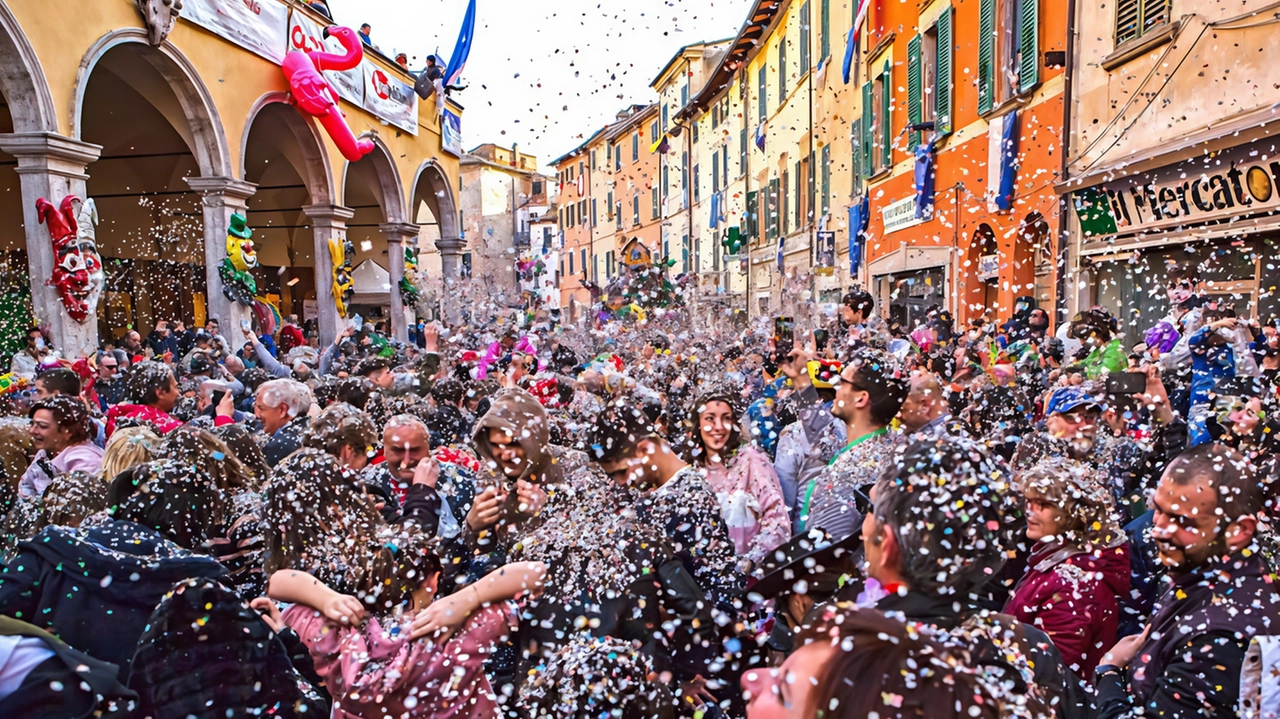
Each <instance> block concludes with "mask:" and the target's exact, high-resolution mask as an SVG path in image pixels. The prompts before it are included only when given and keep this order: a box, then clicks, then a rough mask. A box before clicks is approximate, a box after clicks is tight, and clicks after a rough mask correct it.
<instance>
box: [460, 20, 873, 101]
mask: <svg viewBox="0 0 1280 719" xmlns="http://www.w3.org/2000/svg"><path fill="white" fill-rule="evenodd" d="M864 2H865V0H864ZM475 31H476V0H471V2H470V3H469V4H468V5H467V14H466V15H465V16H463V18H462V29H461V30H460V31H458V42H457V44H455V45H454V46H453V54H452V55H450V56H449V62H448V64H447V65H446V69H445V74H444V85H445V87H448V86H450V85H457V84H458V81H459V80H461V79H462V69H463V68H464V67H466V66H467V58H468V57H470V55H471V40H472V39H473V37H474V36H475Z"/></svg>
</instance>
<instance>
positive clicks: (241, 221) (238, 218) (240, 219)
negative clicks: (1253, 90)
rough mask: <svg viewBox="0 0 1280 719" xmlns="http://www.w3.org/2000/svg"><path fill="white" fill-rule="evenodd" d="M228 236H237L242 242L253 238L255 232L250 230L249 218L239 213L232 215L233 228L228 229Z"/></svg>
mask: <svg viewBox="0 0 1280 719" xmlns="http://www.w3.org/2000/svg"><path fill="white" fill-rule="evenodd" d="M227 234H229V235H235V236H236V237H239V238H240V239H242V240H247V239H249V238H251V237H253V230H251V229H249V218H247V217H245V216H244V215H242V214H240V213H239V212H235V213H232V215H231V226H230V227H228V228H227Z"/></svg>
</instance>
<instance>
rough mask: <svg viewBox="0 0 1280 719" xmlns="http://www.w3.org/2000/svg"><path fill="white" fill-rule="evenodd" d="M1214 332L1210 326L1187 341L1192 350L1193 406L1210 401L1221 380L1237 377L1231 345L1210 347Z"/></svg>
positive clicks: (1203, 328) (1198, 331)
mask: <svg viewBox="0 0 1280 719" xmlns="http://www.w3.org/2000/svg"><path fill="white" fill-rule="evenodd" d="M1212 334H1213V330H1212V329H1210V328H1209V326H1208V325H1205V326H1204V327H1201V328H1200V329H1198V330H1196V331H1195V332H1194V333H1192V335H1191V337H1190V338H1188V339H1187V345H1188V346H1189V347H1190V348H1191V404H1192V405H1197V404H1204V403H1205V402H1208V401H1209V393H1210V392H1211V391H1213V387H1214V385H1216V384H1218V381H1219V380H1222V379H1228V378H1231V377H1235V376H1236V356H1235V352H1233V351H1232V350H1231V346H1230V345H1219V346H1216V347H1215V346H1210V345H1209V344H1208V341H1209V337H1210V335H1212Z"/></svg>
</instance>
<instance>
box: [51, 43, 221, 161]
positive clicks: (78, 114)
mask: <svg viewBox="0 0 1280 719" xmlns="http://www.w3.org/2000/svg"><path fill="white" fill-rule="evenodd" d="M124 45H130V46H131V48H130V49H131V50H134V51H135V52H136V53H137V54H138V56H139V57H141V58H143V59H144V60H146V61H147V62H148V63H149V64H150V65H151V66H152V67H153V68H155V70H156V72H158V73H159V74H160V76H161V77H163V78H164V80H165V82H166V83H167V85H168V86H169V88H170V89H171V91H172V92H173V94H174V95H175V96H176V97H177V100H178V104H179V105H180V106H181V109H182V114H183V115H184V117H183V118H181V120H182V121H181V122H180V121H178V118H173V117H170V118H169V121H170V123H171V124H172V125H173V126H174V128H175V129H177V130H178V131H179V132H180V133H182V132H183V131H184V130H185V131H186V132H187V133H189V136H186V137H185V138H184V139H186V141H187V143H188V145H189V146H190V148H191V152H192V154H193V155H194V156H195V158H196V162H197V164H199V166H200V173H201V175H202V176H205V177H230V176H231V158H230V152H229V150H228V147H227V134H226V131H225V130H224V129H223V126H222V118H221V116H219V114H218V108H217V106H216V105H215V104H214V102H213V96H212V95H211V94H210V93H209V88H207V87H205V84H204V82H203V81H202V80H201V79H200V74H199V73H198V72H197V71H196V69H195V66H194V65H193V64H192V63H191V61H190V60H189V59H187V57H186V56H185V55H183V54H182V52H181V51H180V50H178V48H177V47H176V46H174V44H173V43H171V42H169V41H168V40H166V41H165V42H164V43H163V44H162V45H161V46H160V47H158V48H156V47H152V46H151V45H150V44H149V43H148V42H147V33H146V31H145V30H143V29H141V28H122V29H119V30H114V31H112V32H109V33H107V34H106V35H103V36H102V37H101V38H99V39H98V41H97V42H95V43H94V44H93V46H92V47H90V48H89V51H88V52H87V53H85V56H84V59H83V60H81V61H80V67H79V69H78V70H77V71H76V88H75V93H74V96H73V99H72V108H71V134H72V137H74V138H76V139H81V133H82V132H83V130H84V122H83V113H84V98H85V91H86V89H87V88H88V85H89V80H90V78H91V77H92V75H93V71H94V69H95V68H96V67H97V66H98V63H99V62H100V61H101V60H102V58H103V57H104V56H106V54H107V53H109V52H111V51H112V50H113V49H115V48H117V47H121V46H124Z"/></svg>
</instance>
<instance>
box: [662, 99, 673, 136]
mask: <svg viewBox="0 0 1280 719" xmlns="http://www.w3.org/2000/svg"><path fill="white" fill-rule="evenodd" d="M669 119H670V116H669V108H668V107H667V105H666V103H663V105H662V131H663V132H666V131H667V128H668V127H670V126H671V125H670V124H669V123H668V120H669Z"/></svg>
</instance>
